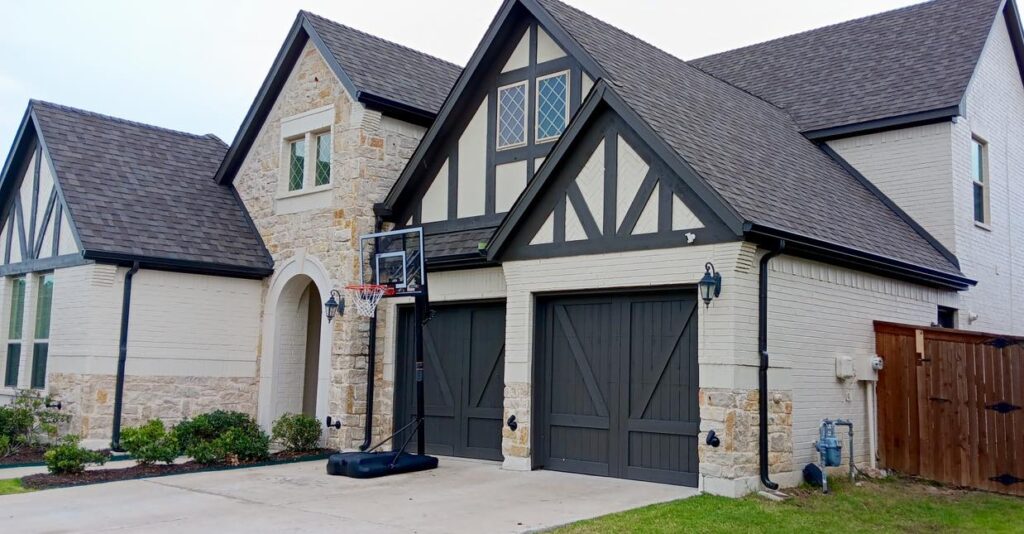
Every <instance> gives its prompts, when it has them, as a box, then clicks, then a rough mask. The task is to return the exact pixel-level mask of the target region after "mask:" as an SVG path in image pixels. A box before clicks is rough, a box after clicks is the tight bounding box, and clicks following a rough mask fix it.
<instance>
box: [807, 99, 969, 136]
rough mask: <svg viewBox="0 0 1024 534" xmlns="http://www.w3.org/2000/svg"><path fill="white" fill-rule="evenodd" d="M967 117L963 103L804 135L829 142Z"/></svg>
mask: <svg viewBox="0 0 1024 534" xmlns="http://www.w3.org/2000/svg"><path fill="white" fill-rule="evenodd" d="M966 115H967V109H966V106H965V105H964V103H963V102H961V103H959V104H957V105H955V106H948V107H944V108H939V109H933V110H928V111H919V112H917V113H909V114H907V115H898V116H896V117H885V118H882V119H877V120H872V121H866V122H859V123H856V124H847V125H844V126H833V127H830V128H821V129H818V130H807V131H804V132H803V134H804V137H806V138H808V139H810V140H811V141H828V140H830V139H836V138H838V137H849V136H853V135H864V134H869V133H875V132H881V131H885V130H896V129H899V128H909V127H911V126H923V125H925V124H934V123H936V122H945V121H949V120H952V119H953V118H954V117H962V116H966Z"/></svg>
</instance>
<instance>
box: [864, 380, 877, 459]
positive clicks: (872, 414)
mask: <svg viewBox="0 0 1024 534" xmlns="http://www.w3.org/2000/svg"><path fill="white" fill-rule="evenodd" d="M864 386H865V387H866V388H867V392H866V393H867V400H868V448H869V451H868V454H869V456H868V465H870V466H871V469H876V468H877V466H876V465H875V456H876V455H877V452H878V445H877V442H876V441H875V440H876V437H875V418H876V417H878V409H877V407H876V406H875V403H876V401H875V382H874V381H868V382H865V383H864Z"/></svg>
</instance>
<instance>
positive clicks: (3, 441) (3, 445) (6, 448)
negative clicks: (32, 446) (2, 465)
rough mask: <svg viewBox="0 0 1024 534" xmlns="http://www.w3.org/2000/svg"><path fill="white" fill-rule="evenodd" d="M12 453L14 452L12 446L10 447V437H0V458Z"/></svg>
mask: <svg viewBox="0 0 1024 534" xmlns="http://www.w3.org/2000/svg"><path fill="white" fill-rule="evenodd" d="M12 452H14V446H13V445H11V437H10V436H4V435H0V458H3V457H4V456H7V455H8V454H11V453H12Z"/></svg>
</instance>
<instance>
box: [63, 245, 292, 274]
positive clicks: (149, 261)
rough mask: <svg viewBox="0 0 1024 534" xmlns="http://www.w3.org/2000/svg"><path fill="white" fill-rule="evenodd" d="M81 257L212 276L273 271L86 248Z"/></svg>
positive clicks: (268, 272)
mask: <svg viewBox="0 0 1024 534" xmlns="http://www.w3.org/2000/svg"><path fill="white" fill-rule="evenodd" d="M82 257H83V258H85V259H87V260H93V261H97V262H101V263H116V264H118V265H131V264H133V263H136V262H137V263H139V264H140V265H141V266H142V268H144V269H154V270H160V271H175V272H184V273H192V274H208V275H212V276H230V277H236V278H265V277H267V276H270V275H271V274H273V273H274V269H273V268H272V267H268V268H260V267H240V266H235V265H223V264H218V263H207V262H197V261H187V260H177V259H173V258H155V257H152V256H138V255H134V254H126V253H123V252H104V251H95V250H87V251H85V252H83V253H82Z"/></svg>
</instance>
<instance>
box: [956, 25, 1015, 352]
mask: <svg viewBox="0 0 1024 534" xmlns="http://www.w3.org/2000/svg"><path fill="white" fill-rule="evenodd" d="M972 134H973V135H977V136H980V137H981V138H982V139H984V140H985V141H987V142H988V155H989V179H990V185H989V188H990V191H991V193H990V195H991V212H992V224H991V226H990V229H983V228H980V227H978V226H976V225H975V224H974V208H973V190H972V179H971V167H970V166H971V152H970V150H971V136H972ZM952 152H953V176H954V199H955V211H954V213H955V220H956V240H957V251H958V256H959V258H960V264H961V268H962V269H963V271H964V273H965V274H966V275H967V276H969V277H971V278H974V279H975V280H978V285H977V287H975V288H973V289H971V290H970V291H967V292H965V293H964V294H963V296H962V301H961V304H960V306H959V307H960V309H961V310H962V312H961V314H960V324H961V326H962V327H964V328H970V329H974V330H984V331H991V332H997V333H1011V334H1024V177H1022V175H1024V85H1022V82H1021V76H1020V71H1019V70H1018V69H1017V63H1016V62H1015V59H1014V55H1013V48H1012V46H1011V45H1010V38H1009V33H1008V31H1007V27H1006V24H1005V23H1004V21H1003V18H1002V17H999V18H998V20H997V23H996V24H995V26H994V27H993V30H992V33H991V35H990V36H989V40H988V43H986V45H985V49H984V52H983V53H982V56H981V61H980V62H979V63H978V67H977V70H976V71H975V74H974V78H973V79H972V80H971V85H970V86H969V88H968V91H967V117H966V118H965V119H963V120H960V121H958V122H957V123H956V124H955V125H954V126H953V139H952ZM968 312H974V313H977V314H978V320H977V321H976V322H974V323H973V324H969V323H968V322H967V321H966V319H967V313H968Z"/></svg>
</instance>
